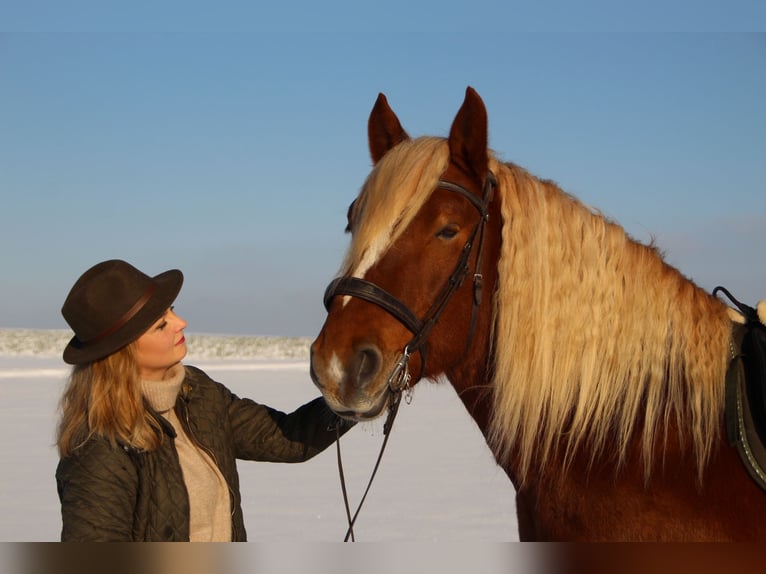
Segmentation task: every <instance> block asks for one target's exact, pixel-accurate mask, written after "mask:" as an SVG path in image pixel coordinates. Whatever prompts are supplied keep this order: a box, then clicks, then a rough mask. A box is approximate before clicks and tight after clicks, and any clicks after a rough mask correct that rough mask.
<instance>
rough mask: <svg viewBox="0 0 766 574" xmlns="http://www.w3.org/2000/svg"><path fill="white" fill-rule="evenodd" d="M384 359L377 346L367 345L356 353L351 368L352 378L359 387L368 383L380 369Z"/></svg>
mask: <svg viewBox="0 0 766 574" xmlns="http://www.w3.org/2000/svg"><path fill="white" fill-rule="evenodd" d="M381 362H382V359H381V356H380V351H378V349H377V348H375V347H366V348H364V349H361V350H360V351H358V352H357V353H356V356H355V357H354V364H353V368H352V370H351V375H352V380H353V382H354V385H355V386H357V387H363V386H365V385H367V384H368V383H369V382H370V381H371V380H372V379H374V378H375V375H377V373H378V371H379V370H380V365H381Z"/></svg>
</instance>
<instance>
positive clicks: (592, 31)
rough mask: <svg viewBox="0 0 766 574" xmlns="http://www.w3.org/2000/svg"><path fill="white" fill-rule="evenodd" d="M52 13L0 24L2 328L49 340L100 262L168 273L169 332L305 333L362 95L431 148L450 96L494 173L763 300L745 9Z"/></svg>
mask: <svg viewBox="0 0 766 574" xmlns="http://www.w3.org/2000/svg"><path fill="white" fill-rule="evenodd" d="M60 4H61V3H46V2H35V1H31V2H27V3H24V5H23V7H21V8H19V7H5V8H2V9H0V21H2V22H6V23H8V22H10V23H11V24H5V25H3V27H4V31H3V32H2V34H0V196H1V197H2V208H0V245H2V247H0V270H1V271H0V294H2V297H0V327H32V328H66V325H65V323H64V322H63V319H62V318H61V315H60V307H61V303H62V302H63V300H64V298H65V296H66V294H67V292H68V290H69V288H70V287H71V285H72V283H73V282H74V281H75V280H76V278H77V277H78V276H79V275H80V274H81V273H82V272H83V271H84V270H85V269H87V268H88V267H89V266H90V265H92V264H94V263H96V262H98V261H100V260H103V259H108V258H113V257H119V258H123V259H126V260H128V261H130V262H132V263H134V264H135V265H136V266H138V267H139V268H141V269H142V270H144V271H146V272H148V273H151V274H156V273H159V272H161V271H164V270H165V269H168V268H172V267H176V268H180V269H181V270H183V271H184V274H185V276H186V282H185V285H184V289H183V290H182V293H181V296H180V298H179V300H178V302H177V309H178V311H179V312H180V313H181V314H182V315H183V316H184V317H186V318H187V319H188V321H189V328H188V331H190V332H203V333H245V334H267V335H306V336H313V335H315V334H316V333H317V332H318V330H319V328H320V326H321V323H322V320H323V318H324V309H323V307H322V302H321V299H322V292H323V290H324V287H325V285H326V284H327V282H328V281H329V280H330V279H331V278H332V277H333V275H334V274H335V272H336V270H337V269H338V267H339V265H340V262H341V259H342V256H343V253H344V251H345V248H346V245H347V241H348V238H347V237H346V236H345V235H344V234H343V227H344V225H345V213H346V208H347V206H348V204H349V202H350V201H351V200H352V199H353V198H354V197H355V195H356V193H357V191H358V189H359V187H360V185H361V184H362V182H363V180H364V178H365V176H366V174H367V173H368V171H369V169H370V160H369V156H368V152H367V148H366V122H367V117H368V114H369V111H370V109H371V107H372V105H373V103H374V101H375V98H376V97H377V94H378V92H384V93H385V94H386V95H387V97H388V99H389V102H390V104H391V105H392V107H393V108H394V110H395V111H396V112H397V114H398V115H399V118H400V119H401V121H402V123H403V125H404V127H405V129H407V130H408V131H409V133H410V134H411V135H422V134H431V135H446V133H447V131H448V129H449V126H450V124H451V122H452V119H453V117H454V114H455V112H456V111H457V109H458V107H459V106H460V104H461V102H462V99H463V95H464V92H465V88H466V86H468V85H471V86H473V87H474V88H476V90H477V91H478V92H479V94H480V95H481V96H482V98H483V99H484V102H485V104H486V106H487V110H488V114H489V128H490V146H491V147H492V148H493V149H494V150H495V151H496V153H497V154H498V155H499V156H500V157H501V158H504V159H506V160H508V161H513V162H514V163H517V164H520V165H522V166H524V167H526V168H528V169H529V170H530V171H532V172H533V173H535V174H537V175H539V176H540V177H544V178H547V179H553V180H555V181H557V182H558V183H559V185H560V186H561V187H562V188H564V189H565V190H566V191H569V192H570V193H573V194H574V195H576V196H578V197H579V198H580V199H582V200H583V201H585V202H586V203H589V204H591V205H593V206H594V207H596V208H599V209H600V210H602V211H603V212H604V213H605V214H606V215H608V216H609V217H610V218H612V219H614V220H616V221H618V222H619V223H621V224H622V225H623V226H624V227H625V228H626V229H627V230H628V232H629V233H630V234H631V235H633V236H634V237H636V238H637V239H639V240H641V241H644V242H646V241H649V240H650V239H651V238H654V239H655V241H656V242H657V244H658V245H659V246H660V248H662V249H663V250H664V252H665V253H666V258H667V260H668V261H669V262H670V263H671V264H673V265H674V266H676V267H678V268H679V269H681V271H683V272H684V273H685V274H686V275H687V276H689V277H691V278H692V279H694V280H695V281H696V282H697V283H698V284H700V285H701V286H702V287H704V288H706V289H711V288H712V287H714V286H715V285H717V284H724V285H727V286H728V287H729V288H730V289H731V290H732V291H734V292H735V293H736V294H738V295H739V296H741V298H742V299H744V300H746V301H749V302H755V300H756V299H759V298H766V255H765V253H766V252H765V251H764V246H765V245H766V106H765V105H764V102H766V34H763V33H753V30H759V29H760V30H763V29H764V27H763V23H764V21H765V20H764V18H763V16H764V13H765V12H766V10H765V9H764V8H761V7H760V6H758V5H757V3H751V2H733V3H731V2H729V3H725V5H726V6H727V7H728V8H726V10H723V9H722V8H720V7H719V5H718V4H719V3H715V2H699V3H697V4H695V5H696V6H697V9H696V10H695V11H689V10H685V9H684V7H683V5H682V4H676V3H673V2H670V3H665V4H663V5H664V6H665V11H664V12H662V18H660V19H657V18H655V16H656V15H657V14H659V12H652V11H651V10H648V9H647V10H646V11H645V12H642V13H640V14H639V13H638V12H637V11H636V10H635V9H634V10H633V11H624V10H623V11H621V10H620V9H618V8H615V5H616V4H615V3H607V2H602V3H594V6H595V8H594V9H593V10H592V11H590V12H588V11H584V12H583V11H579V12H575V11H574V10H572V9H569V10H566V9H565V10H557V11H555V12H554V11H551V12H550V13H549V14H547V13H546V9H547V7H548V6H553V4H549V3H542V4H539V3H538V4H537V5H536V6H537V8H535V9H530V8H527V9H526V10H522V11H518V10H513V9H512V8H511V7H510V6H511V5H510V4H509V3H500V2H479V3H478V4H471V6H472V7H473V8H472V9H470V10H469V9H468V8H460V6H462V3H461V4H458V3H451V2H440V3H435V4H434V3H432V4H431V8H430V10H429V9H427V8H426V7H425V6H426V5H425V4H424V5H423V6H424V7H422V8H418V6H420V5H419V4H418V3H414V2H413V3H402V2H392V3H386V4H379V5H377V7H367V5H366V4H365V3H363V2H358V3H357V2H353V3H352V2H348V3H345V7H344V6H343V5H341V4H337V3H330V4H329V5H325V4H322V6H324V7H325V10H319V9H317V8H307V7H305V6H302V5H301V4H300V3H283V4H282V5H281V6H280V7H279V8H276V7H272V8H254V7H249V6H250V5H249V4H248V5H243V4H240V5H239V6H238V8H239V11H235V10H234V9H233V8H232V9H226V10H223V9H216V11H212V10H210V9H208V10H205V9H204V8H199V7H198V5H197V4H194V3H187V4H184V6H185V8H184V11H183V12H178V11H175V12H174V11H173V10H171V9H170V8H169V5H168V4H164V3H163V4H161V5H159V6H161V7H159V8H155V10H154V12H153V13H152V16H151V18H149V17H147V14H146V12H142V11H140V10H139V9H137V8H135V7H134V6H135V5H134V4H131V5H130V6H128V7H123V8H122V9H121V11H120V12H118V11H114V10H112V11H109V10H107V9H106V8H104V5H105V3H95V2H90V3H74V5H76V6H82V9H81V10H79V11H78V10H74V9H72V4H67V6H68V9H67V10H63V9H61V8H60V7H59V5H60ZM122 4H123V5H124V3H122ZM722 5H723V4H722ZM176 6H177V5H176ZM225 6H227V7H228V6H230V5H229V4H225ZM308 6H309V7H310V6H314V4H313V3H312V4H308ZM370 6H375V5H370ZM408 6H409V12H406V10H407V9H408ZM433 6H440V7H441V8H440V10H439V12H438V14H436V13H435V11H434V9H433ZM479 6H481V7H482V8H483V11H482V12H480V13H477V12H476V10H477V9H478V7H479ZM43 8H45V11H43ZM43 13H44V14H45V16H41V14H43ZM404 14H407V17H404ZM548 16H550V21H551V22H552V23H553V25H552V26H546V22H548V20H546V18H547V17H548ZM724 16H725V17H724ZM522 21H523V22H525V23H526V24H528V26H527V27H526V28H525V27H523V26H521V23H522ZM645 23H651V24H652V25H651V26H645V25H644V24H645ZM426 24H427V25H426ZM641 28H643V30H642V29H641ZM646 29H649V30H650V31H646ZM720 30H723V31H724V33H721V32H719V31H720Z"/></svg>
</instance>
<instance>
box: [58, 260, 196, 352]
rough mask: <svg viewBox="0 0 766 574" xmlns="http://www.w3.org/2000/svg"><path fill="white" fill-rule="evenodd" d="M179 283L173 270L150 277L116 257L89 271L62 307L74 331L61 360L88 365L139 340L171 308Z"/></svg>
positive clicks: (84, 274)
mask: <svg viewBox="0 0 766 574" xmlns="http://www.w3.org/2000/svg"><path fill="white" fill-rule="evenodd" d="M183 281H184V276H183V273H181V272H180V271H179V270H178V269H171V270H170V271H165V272H164V273H160V274H159V275H157V276H156V277H149V276H148V275H146V274H144V273H142V272H141V271H139V270H138V269H136V268H135V267H133V266H132V265H131V264H130V263H126V262H125V261H121V260H119V259H112V260H109V261H102V262H101V263H97V264H96V265H94V266H93V267H91V268H90V269H88V270H87V271H86V272H85V273H83V274H82V275H81V276H80V278H79V279H78V280H77V281H76V282H75V284H74V286H73V287H72V289H71V291H69V295H67V298H66V301H64V306H63V307H62V308H61V314H62V315H63V316H64V319H66V322H67V323H68V324H69V326H70V327H71V328H72V330H73V331H74V337H72V340H71V341H69V344H68V345H67V346H66V348H65V349H64V361H65V362H66V363H69V364H70V365H81V364H83V363H90V362H92V361H96V360H98V359H103V358H104V357H106V356H107V355H110V354H112V353H114V352H115V351H117V350H119V349H121V348H122V347H124V346H125V345H127V344H128V343H130V342H132V341H134V340H136V339H138V337H140V336H141V335H142V334H143V333H144V331H146V330H147V329H148V328H149V327H151V326H152V323H154V322H155V321H156V320H157V319H159V318H160V316H162V314H163V313H164V312H165V311H166V310H167V309H168V307H170V305H171V304H172V303H173V301H174V300H175V298H176V297H177V296H178V292H179V291H180V290H181V285H182V284H183Z"/></svg>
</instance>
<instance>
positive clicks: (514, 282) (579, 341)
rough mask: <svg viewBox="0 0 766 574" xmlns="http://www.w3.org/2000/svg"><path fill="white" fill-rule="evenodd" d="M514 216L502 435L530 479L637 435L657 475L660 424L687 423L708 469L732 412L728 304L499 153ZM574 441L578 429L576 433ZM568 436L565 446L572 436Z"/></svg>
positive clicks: (504, 447) (497, 336)
mask: <svg viewBox="0 0 766 574" xmlns="http://www.w3.org/2000/svg"><path fill="white" fill-rule="evenodd" d="M490 169H492V170H493V171H494V173H495V174H496V176H497V178H498V187H497V189H498V196H499V200H500V202H501V212H502V217H503V230H502V253H501V256H500V261H499V263H498V275H499V279H498V290H497V294H496V297H495V309H494V313H495V317H494V321H493V323H494V342H493V344H494V349H495V361H496V364H495V368H494V375H493V384H492V387H493V393H494V399H493V400H494V409H493V410H494V412H493V419H492V421H491V424H490V433H489V441H490V444H491V446H492V448H493V450H494V451H495V454H496V456H497V457H498V460H500V461H508V460H509V459H510V457H511V455H513V457H514V459H515V460H516V461H517V462H518V464H519V474H520V477H521V478H522V480H523V477H524V476H526V473H527V471H528V470H529V469H530V465H532V464H537V465H541V466H544V465H545V464H546V463H547V462H548V460H549V459H550V457H551V456H552V453H553V452H554V449H556V448H560V447H561V448H563V449H564V459H565V462H567V463H568V462H571V460H572V457H573V456H574V455H575V454H576V453H578V452H579V453H585V454H587V453H588V451H587V450H586V449H590V456H591V460H593V459H595V457H597V456H598V455H599V454H600V453H601V451H602V449H603V448H604V447H605V446H606V445H607V444H609V446H610V448H612V447H613V446H615V445H616V449H617V452H616V453H614V454H615V455H616V458H617V460H618V461H620V462H622V461H624V460H625V457H626V455H627V452H628V449H629V446H630V440H631V437H632V436H633V433H634V431H635V432H638V433H640V436H641V438H642V454H643V458H644V472H645V476H646V477H647V478H648V477H649V475H650V472H651V468H652V459H653V458H654V455H653V452H654V447H655V446H656V443H657V442H658V441H662V440H666V439H667V438H668V437H667V436H666V435H662V434H659V436H658V433H660V432H661V431H659V430H658V429H665V432H667V429H668V425H674V426H677V427H678V428H679V429H682V430H684V429H686V430H685V432H686V433H687V434H686V436H685V437H682V438H683V439H684V440H686V439H688V438H690V439H691V441H692V445H693V448H694V451H695V452H696V456H697V463H698V469H699V472H700V473H701V472H702V469H703V468H704V465H705V464H706V461H707V458H708V457H709V454H710V451H711V448H712V444H713V442H714V441H715V440H716V438H717V436H718V433H719V428H720V423H721V420H722V418H721V417H722V412H723V381H724V378H725V372H726V367H727V360H728V352H729V351H728V348H729V347H728V346H729V338H730V324H729V320H728V317H727V315H726V307H725V306H724V305H723V304H722V303H720V302H719V301H717V300H716V299H714V298H712V297H710V296H709V295H707V294H706V293H704V292H703V291H702V290H701V289H699V288H697V287H696V286H695V285H693V284H692V283H691V282H690V281H689V280H687V279H686V278H685V277H683V276H682V275H681V274H680V273H679V272H678V271H677V270H675V269H673V268H672V267H670V266H669V265H667V264H666V263H665V262H664V261H663V260H662V258H661V256H660V255H659V254H658V252H657V251H656V250H655V249H654V248H652V247H649V246H646V245H642V244H640V243H638V242H636V241H634V240H632V239H630V238H629V237H628V236H627V234H626V233H625V231H624V230H623V229H622V228H621V227H619V226H618V225H616V224H614V223H612V222H610V221H608V220H607V219H606V218H604V217H603V216H601V215H599V214H598V213H596V212H594V211H593V210H591V209H589V208H587V207H586V206H585V205H584V204H582V203H581V202H579V201H578V200H576V199H575V198H573V197H572V196H569V195H568V194H566V193H564V192H563V191H561V190H560V189H559V188H558V187H557V186H556V185H555V184H553V183H552V182H545V181H541V180H539V179H537V178H535V177H534V176H532V175H530V174H529V173H527V172H526V171H525V170H523V169H521V168H519V167H517V166H514V165H512V164H500V163H498V162H497V161H496V160H494V159H491V161H490ZM563 437H566V439H564V438H563ZM562 440H565V442H564V443H563V444H562V443H561V441H562Z"/></svg>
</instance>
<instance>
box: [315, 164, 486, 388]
mask: <svg viewBox="0 0 766 574" xmlns="http://www.w3.org/2000/svg"><path fill="white" fill-rule="evenodd" d="M496 185H497V182H496V180H495V176H494V174H493V173H492V172H491V171H490V172H488V173H487V177H486V179H485V180H484V188H483V191H482V197H481V198H479V197H477V196H476V195H475V194H473V193H471V192H470V191H469V190H468V189H466V188H465V187H463V186H462V185H460V184H457V183H454V182H451V181H446V180H439V181H438V183H437V189H445V190H447V191H451V192H454V193H457V194H458V195H460V196H461V197H464V198H465V199H467V200H468V201H470V202H471V204H472V205H473V206H474V207H475V208H476V209H477V210H478V212H479V221H478V222H477V223H476V225H475V226H474V228H473V230H472V232H471V235H470V236H469V237H468V240H467V241H466V242H465V245H463V249H462V251H461V252H460V257H458V260H457V263H456V264H455V268H454V269H453V271H452V273H451V274H450V276H449V277H448V278H447V281H446V283H445V284H444V286H443V287H442V289H441V291H440V292H439V294H438V295H437V296H436V298H435V299H434V301H433V303H432V304H431V306H430V307H429V309H428V311H426V313H425V315H423V317H422V318H419V317H418V316H417V315H415V313H413V312H412V310H410V308H409V307H408V306H407V305H406V304H404V303H403V302H402V301H401V300H399V299H398V298H397V297H395V296H394V295H392V294H391V293H389V292H388V291H386V290H385V289H383V288H382V287H379V286H378V285H376V284H374V283H372V282H370V281H367V280H365V279H360V278H359V277H338V278H337V279H334V280H333V281H332V282H331V283H330V284H329V285H328V286H327V289H326V290H325V294H324V306H325V308H326V309H327V310H328V311H329V310H330V305H331V304H332V300H333V299H334V298H335V297H336V296H338V295H348V296H351V297H357V298H359V299H363V300H365V301H368V302H370V303H373V304H375V305H377V306H378V307H380V308H381V309H383V310H385V311H386V312H388V313H389V314H390V315H391V316H393V317H394V318H395V319H397V320H398V321H399V322H400V323H401V324H402V325H404V326H405V327H406V328H407V329H408V330H409V331H410V332H411V333H412V334H413V337H412V339H410V341H409V342H408V343H407V344H406V345H405V346H404V349H403V350H402V354H401V358H400V359H399V361H398V362H397V364H396V366H395V367H394V370H393V372H392V373H391V375H390V376H389V379H388V380H389V387H390V388H391V390H392V391H393V392H398V391H401V390H402V388H403V386H404V385H406V384H408V383H409V373H408V371H407V362H408V361H409V357H410V356H411V355H412V354H413V353H416V352H418V351H419V352H420V356H421V375H422V374H423V373H424V372H425V363H426V351H427V346H426V342H427V339H428V336H429V335H430V333H431V330H432V329H433V328H434V326H435V325H436V323H437V322H438V321H439V318H440V317H441V314H442V313H443V312H444V309H445V308H446V306H447V303H449V301H450V299H451V298H452V296H453V295H454V294H455V292H456V291H457V289H458V288H459V287H460V285H461V284H462V283H463V280H464V279H465V277H466V276H467V275H468V273H469V271H470V268H469V258H470V256H471V252H472V251H473V248H474V245H475V244H477V241H478V248H477V255H476V264H475V268H474V273H473V304H472V308H471V323H470V327H469V331H468V337H467V340H466V349H468V347H470V344H471V340H472V339H473V335H474V331H475V329H476V317H477V314H478V309H479V306H480V305H481V300H482V289H483V283H484V280H483V276H482V273H481V260H482V253H483V250H484V231H485V227H486V225H487V222H488V221H489V204H490V202H491V201H492V197H493V195H494V189H495V186H496Z"/></svg>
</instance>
